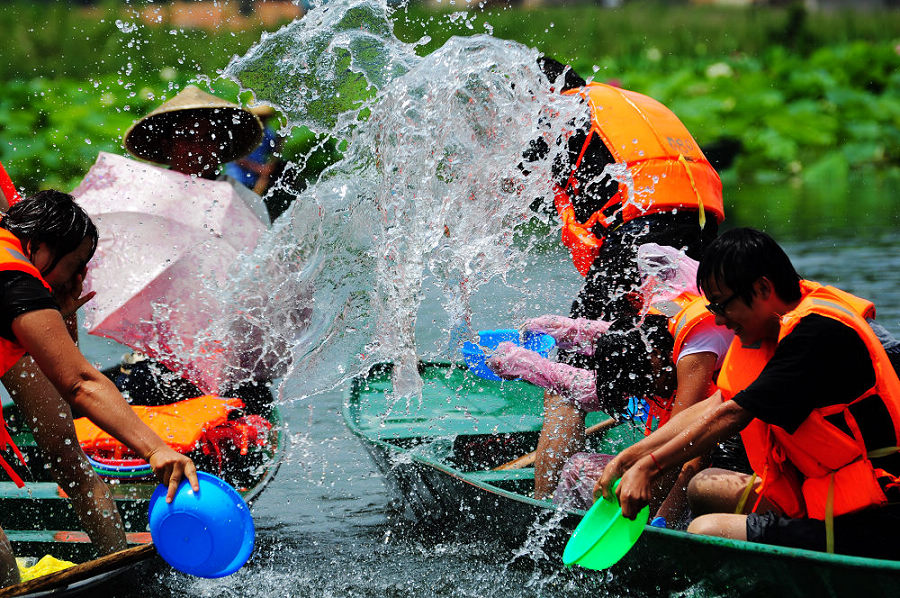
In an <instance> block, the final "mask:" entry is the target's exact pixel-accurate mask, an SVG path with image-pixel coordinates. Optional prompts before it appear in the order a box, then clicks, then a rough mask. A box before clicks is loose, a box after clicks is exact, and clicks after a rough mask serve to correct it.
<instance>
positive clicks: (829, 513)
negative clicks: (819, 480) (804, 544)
mask: <svg viewBox="0 0 900 598" xmlns="http://www.w3.org/2000/svg"><path fill="white" fill-rule="evenodd" d="M825 552H827V553H828V554H834V472H832V473H831V480H830V481H829V482H828V498H826V499H825Z"/></svg>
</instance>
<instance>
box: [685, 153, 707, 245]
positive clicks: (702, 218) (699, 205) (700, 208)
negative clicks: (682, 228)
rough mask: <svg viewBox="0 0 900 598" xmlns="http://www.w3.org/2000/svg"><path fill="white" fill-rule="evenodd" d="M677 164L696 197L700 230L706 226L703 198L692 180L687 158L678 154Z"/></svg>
mask: <svg viewBox="0 0 900 598" xmlns="http://www.w3.org/2000/svg"><path fill="white" fill-rule="evenodd" d="M678 162H679V163H681V165H682V166H684V171H685V172H686V173H687V175H688V180H689V181H690V182H691V189H693V190H694V195H696V196H697V208H698V211H699V212H700V229H701V230H702V229H703V228H704V227H705V226H706V210H705V209H703V197H702V196H701V195H700V191H699V190H698V189H697V182H696V181H695V180H694V174H693V173H692V172H691V167H690V166H688V163H687V158H685V157H684V154H678Z"/></svg>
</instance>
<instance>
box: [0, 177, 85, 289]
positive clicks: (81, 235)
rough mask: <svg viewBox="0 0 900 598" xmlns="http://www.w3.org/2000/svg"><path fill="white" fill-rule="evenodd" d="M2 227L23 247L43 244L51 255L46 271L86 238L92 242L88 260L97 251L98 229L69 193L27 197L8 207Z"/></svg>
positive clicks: (47, 192)
mask: <svg viewBox="0 0 900 598" xmlns="http://www.w3.org/2000/svg"><path fill="white" fill-rule="evenodd" d="M0 228H5V229H6V230H8V231H9V232H11V233H12V234H14V235H15V236H16V238H18V239H19V240H20V241H21V242H22V244H23V245H25V244H26V243H28V242H29V241H31V242H32V243H45V244H46V245H47V247H48V248H49V249H50V250H51V251H52V252H53V263H52V264H50V266H49V267H47V268H45V271H47V272H49V271H51V270H53V268H55V267H56V265H57V264H58V263H59V262H60V260H62V259H63V258H64V257H65V256H66V255H68V254H69V253H72V252H73V251H75V250H76V249H78V246H79V245H81V243H82V242H83V241H84V240H85V239H90V240H91V251H90V255H88V259H90V258H91V257H93V255H94V251H96V249H97V240H98V237H99V235H98V233H97V227H96V226H94V223H93V222H92V221H91V217H90V216H88V214H87V212H85V211H84V209H83V208H82V207H81V206H79V205H78V204H77V203H75V198H74V197H72V196H71V195H69V194H68V193H63V192H61V191H55V190H53V189H49V190H47V191H39V192H37V193H35V194H34V195H32V196H31V197H26V198H24V199H22V200H20V201H18V202H17V203H15V204H14V205H13V206H11V207H10V208H9V210H8V211H7V212H6V215H5V216H4V217H3V219H2V220H0Z"/></svg>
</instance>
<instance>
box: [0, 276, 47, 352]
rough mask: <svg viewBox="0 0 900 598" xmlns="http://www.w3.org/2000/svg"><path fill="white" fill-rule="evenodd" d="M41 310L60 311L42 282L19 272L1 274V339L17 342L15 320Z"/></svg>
mask: <svg viewBox="0 0 900 598" xmlns="http://www.w3.org/2000/svg"><path fill="white" fill-rule="evenodd" d="M39 309H59V306H58V305H57V304H56V301H55V300H54V299H53V297H51V296H50V291H48V290H47V287H45V286H44V285H43V284H41V281H40V280H38V279H37V278H36V277H34V276H32V275H31V274H27V273H25V272H20V271H18V270H7V271H2V272H0V337H3V338H5V339H7V340H11V341H15V340H16V337H15V335H13V332H12V322H13V320H15V319H16V318H17V317H19V316H21V315H22V314H24V313H27V312H30V311H37V310H39Z"/></svg>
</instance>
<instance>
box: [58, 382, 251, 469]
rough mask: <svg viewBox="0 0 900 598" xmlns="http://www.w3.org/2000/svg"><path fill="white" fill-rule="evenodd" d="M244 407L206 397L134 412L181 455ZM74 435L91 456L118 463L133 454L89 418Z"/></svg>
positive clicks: (77, 426) (78, 422) (80, 421)
mask: <svg viewBox="0 0 900 598" xmlns="http://www.w3.org/2000/svg"><path fill="white" fill-rule="evenodd" d="M243 407H244V403H243V402H242V401H241V400H240V399H223V398H222V397H217V396H214V395H204V396H202V397H195V398H193V399H187V400H185V401H180V402H178V403H172V404H171V405H159V406H153V407H146V406H134V407H132V409H133V410H134V412H135V413H136V414H137V416H138V417H139V418H140V419H141V421H143V422H144V423H145V424H147V425H148V426H150V429H151V430H153V431H154V432H156V433H157V434H158V435H159V436H160V438H162V439H163V440H165V441H166V444H168V445H169V446H170V447H172V448H173V449H175V450H176V451H178V452H180V453H189V452H191V451H193V450H195V449H197V448H199V443H200V440H201V439H202V438H203V435H204V434H205V433H206V431H207V430H211V429H212V428H215V427H216V426H220V425H222V424H224V423H225V422H227V421H228V414H229V413H231V412H232V411H234V410H235V409H242V408H243ZM75 433H76V434H77V435H78V442H80V443H81V448H83V449H84V452H86V453H88V454H98V453H102V454H103V455H104V456H108V457H112V458H115V459H120V458H122V456H123V455H128V454H133V453H131V451H130V450H129V449H128V448H127V447H126V446H125V445H123V444H122V443H121V442H119V441H118V440H116V439H115V438H113V437H112V436H110V435H109V434H107V433H106V432H104V431H103V430H101V429H100V428H99V427H97V426H96V425H95V424H94V423H93V422H92V421H90V420H88V419H87V418H86V417H79V418H78V419H76V420H75Z"/></svg>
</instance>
